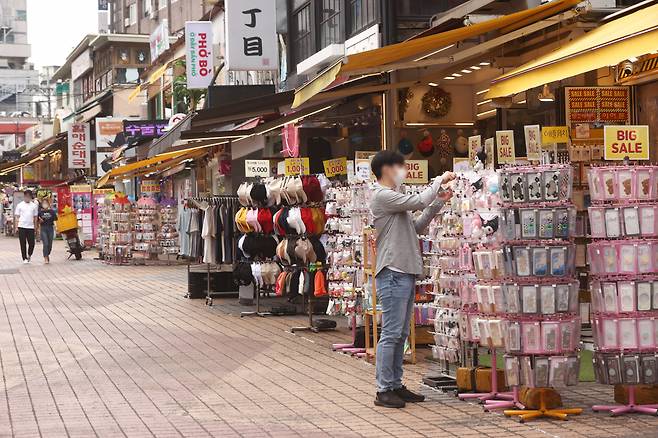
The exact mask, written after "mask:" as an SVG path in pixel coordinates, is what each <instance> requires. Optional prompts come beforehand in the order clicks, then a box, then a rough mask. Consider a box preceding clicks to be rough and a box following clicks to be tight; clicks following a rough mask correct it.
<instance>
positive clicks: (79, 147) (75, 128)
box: [68, 123, 91, 169]
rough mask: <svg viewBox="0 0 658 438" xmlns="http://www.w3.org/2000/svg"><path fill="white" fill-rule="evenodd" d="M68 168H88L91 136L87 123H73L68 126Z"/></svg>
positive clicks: (89, 164) (89, 165)
mask: <svg viewBox="0 0 658 438" xmlns="http://www.w3.org/2000/svg"><path fill="white" fill-rule="evenodd" d="M68 144H69V150H68V152H69V153H68V155H69V160H68V165H69V169H89V168H90V167H91V137H90V136H89V124H87V123H73V124H72V125H71V126H70V127H69V135H68Z"/></svg>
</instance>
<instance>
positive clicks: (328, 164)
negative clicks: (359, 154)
mask: <svg viewBox="0 0 658 438" xmlns="http://www.w3.org/2000/svg"><path fill="white" fill-rule="evenodd" d="M322 164H323V165H324V174H325V175H327V177H328V178H331V177H332V176H336V175H347V157H339V158H333V159H331V160H325V161H323V162H322Z"/></svg>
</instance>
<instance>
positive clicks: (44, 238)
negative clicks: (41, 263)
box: [41, 225, 55, 257]
mask: <svg viewBox="0 0 658 438" xmlns="http://www.w3.org/2000/svg"><path fill="white" fill-rule="evenodd" d="M54 237H55V230H54V228H53V227H52V226H50V227H49V226H43V225H42V226H41V243H42V244H43V256H44V257H49V256H50V251H52V249H53V238H54Z"/></svg>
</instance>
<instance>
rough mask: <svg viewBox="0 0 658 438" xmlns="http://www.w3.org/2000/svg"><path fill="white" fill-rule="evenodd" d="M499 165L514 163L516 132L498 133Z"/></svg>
mask: <svg viewBox="0 0 658 438" xmlns="http://www.w3.org/2000/svg"><path fill="white" fill-rule="evenodd" d="M496 147H497V148H498V164H503V163H513V162H514V131H496Z"/></svg>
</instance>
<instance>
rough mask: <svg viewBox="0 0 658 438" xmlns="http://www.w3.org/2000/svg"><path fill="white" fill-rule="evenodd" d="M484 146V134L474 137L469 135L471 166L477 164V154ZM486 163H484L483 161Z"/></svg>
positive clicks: (469, 160) (469, 159)
mask: <svg viewBox="0 0 658 438" xmlns="http://www.w3.org/2000/svg"><path fill="white" fill-rule="evenodd" d="M481 147H482V136H481V135H474V136H473V137H468V162H469V163H470V165H471V167H472V166H474V165H475V156H476V155H477V153H478V152H480V148H481ZM482 164H483V165H484V163H482Z"/></svg>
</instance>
